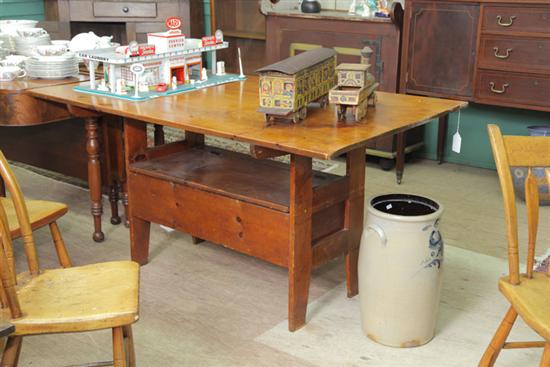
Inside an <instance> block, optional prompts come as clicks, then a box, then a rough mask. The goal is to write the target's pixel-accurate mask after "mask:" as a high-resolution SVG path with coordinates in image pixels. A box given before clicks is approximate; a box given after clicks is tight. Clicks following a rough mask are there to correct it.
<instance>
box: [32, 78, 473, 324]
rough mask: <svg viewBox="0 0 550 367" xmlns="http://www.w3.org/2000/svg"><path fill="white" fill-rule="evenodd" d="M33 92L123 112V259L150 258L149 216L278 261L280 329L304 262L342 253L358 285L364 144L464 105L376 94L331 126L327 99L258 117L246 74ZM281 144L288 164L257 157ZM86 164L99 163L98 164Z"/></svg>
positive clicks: (299, 302) (303, 297)
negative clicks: (111, 93)
mask: <svg viewBox="0 0 550 367" xmlns="http://www.w3.org/2000/svg"><path fill="white" fill-rule="evenodd" d="M32 94H33V95H35V96H36V97H39V98H43V99H46V100H50V101H55V102H60V103H66V104H68V105H70V106H72V110H73V111H75V110H77V109H81V114H89V115H90V116H92V115H93V114H95V113H104V114H112V115H118V116H122V117H123V118H124V140H125V141H124V144H125V156H126V163H127V165H126V170H127V183H128V195H129V215H130V242H131V245H130V246H131V254H132V259H133V260H135V261H137V262H139V263H140V264H146V263H147V262H148V256H149V255H148V252H149V229H150V223H151V222H154V223H159V224H163V225H166V226H169V227H172V228H176V229H178V230H180V231H183V232H187V233H190V234H191V235H192V236H194V237H195V238H196V239H204V240H208V241H211V242H213V243H218V244H222V245H223V246H225V247H228V248H231V249H234V250H236V251H239V252H242V253H245V254H248V255H251V256H254V257H257V258H260V259H263V260H265V261H268V262H270V263H272V264H275V265H279V266H282V267H285V268H287V269H288V272H289V301H288V316H289V329H290V330H296V329H298V328H300V327H301V326H303V325H304V324H305V320H306V308H307V300H308V291H309V283H310V277H311V271H312V269H313V268H316V267H319V266H321V265H323V264H325V263H326V262H328V261H329V260H331V259H334V258H335V257H337V256H340V255H345V256H346V276H347V289H348V296H349V297H352V296H354V295H355V294H357V256H358V252H359V244H360V239H361V233H362V231H363V209H364V205H365V200H364V194H365V187H364V185H365V161H364V154H365V146H366V142H367V141H368V140H370V139H373V138H376V137H378V136H383V135H385V134H395V133H398V132H401V131H404V130H406V129H409V128H411V127H413V126H418V125H421V124H423V123H426V122H428V121H429V120H430V119H432V118H437V117H440V116H442V115H446V114H448V113H450V112H452V111H456V110H457V109H459V108H462V107H464V106H466V103H465V102H458V101H452V100H443V99H433V98H427V97H416V96H407V95H398V94H391V93H379V94H378V97H379V101H378V104H377V107H376V109H370V110H369V112H368V115H367V120H368V122H367V123H363V124H347V125H346V124H342V125H338V126H337V125H336V111H335V109H334V107H333V106H329V107H328V108H326V109H319V108H310V110H309V111H308V118H307V119H306V120H305V121H304V122H303V123H300V124H296V125H289V124H285V123H282V124H276V125H273V126H269V127H266V126H265V122H264V119H263V115H262V114H260V113H258V112H257V111H256V109H257V106H258V79H257V78H256V77H250V78H249V79H248V80H246V81H243V82H240V83H231V84H226V85H221V86H216V87H211V88H206V89H202V90H197V91H195V92H192V93H186V94H179V95H175V96H170V97H163V98H156V99H153V100H149V101H145V102H141V103H134V102H128V101H124V100H119V99H113V98H107V97H101V96H94V95H89V94H83V93H78V92H75V91H74V90H73V86H71V85H62V86H55V87H49V88H41V89H37V90H35V91H32ZM94 121H95V120H94V119H90V120H89V123H90V124H94ZM146 123H152V124H158V125H164V126H170V127H173V128H178V129H183V130H185V131H186V139H185V141H181V142H175V143H170V144H165V145H161V146H156V147H152V148H148V147H147V136H146ZM204 135H213V136H218V137H222V138H229V139H232V140H236V141H242V142H246V143H250V144H251V154H250V155H247V154H242V153H236V152H230V151H227V150H222V149H218V148H212V147H208V146H205V144H204ZM343 153H346V155H347V173H346V175H345V176H336V175H331V174H328V173H322V172H315V171H313V170H312V158H319V159H331V158H335V157H337V156H339V155H340V154H343ZM285 154H290V164H285V163H281V162H276V161H273V160H269V159H263V158H267V157H273V156H280V155H285ZM92 167H95V168H96V169H98V168H99V167H98V164H97V162H94V164H93V165H92Z"/></svg>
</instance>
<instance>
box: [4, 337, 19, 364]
mask: <svg viewBox="0 0 550 367" xmlns="http://www.w3.org/2000/svg"><path fill="white" fill-rule="evenodd" d="M22 342H23V337H22V336H10V337H9V338H8V341H7V342H6V347H5V348H4V353H2V362H0V366H1V367H17V363H19V354H21V345H22Z"/></svg>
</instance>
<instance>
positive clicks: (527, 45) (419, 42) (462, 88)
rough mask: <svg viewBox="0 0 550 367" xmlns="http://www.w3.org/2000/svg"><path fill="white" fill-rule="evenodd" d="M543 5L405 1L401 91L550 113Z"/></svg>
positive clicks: (537, 1) (497, 0) (549, 42)
mask: <svg viewBox="0 0 550 367" xmlns="http://www.w3.org/2000/svg"><path fill="white" fill-rule="evenodd" d="M549 60H550V2H549V1H548V0H515V1H510V0H508V1H502V0H477V1H473V0H449V1H447V0H437V1H436V0H407V5H406V7H405V24H404V41H403V54H402V64H401V85H400V91H401V92H405V93H412V94H421V95H430V96H441V97H449V98H457V99H463V100H468V101H473V102H477V103H482V104H489V105H497V106H505V107H517V108H524V109H532V110H541V111H550V61H549Z"/></svg>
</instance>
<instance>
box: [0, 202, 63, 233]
mask: <svg viewBox="0 0 550 367" xmlns="http://www.w3.org/2000/svg"><path fill="white" fill-rule="evenodd" d="M0 202H1V204H2V205H3V206H4V210H5V211H6V215H7V216H8V225H9V227H10V234H11V237H12V238H18V237H20V236H21V229H20V227H19V221H18V220H17V214H16V213H15V207H14V206H13V202H12V200H11V199H10V198H5V197H0ZM25 204H26V205H27V210H28V212H29V219H30V222H31V228H32V229H33V230H35V229H38V228H40V227H43V226H45V225H47V224H50V223H52V222H54V221H56V220H57V219H58V218H60V217H61V216H63V215H64V214H65V213H67V211H68V210H69V209H68V207H67V205H65V204H63V203H57V202H55V201H44V200H25Z"/></svg>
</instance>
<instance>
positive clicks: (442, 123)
mask: <svg viewBox="0 0 550 367" xmlns="http://www.w3.org/2000/svg"><path fill="white" fill-rule="evenodd" d="M448 125H449V114H447V115H445V116H441V117H440V118H439V127H438V129H437V161H438V162H439V164H441V163H443V155H444V153H445V138H446V137H447V126H448Z"/></svg>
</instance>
